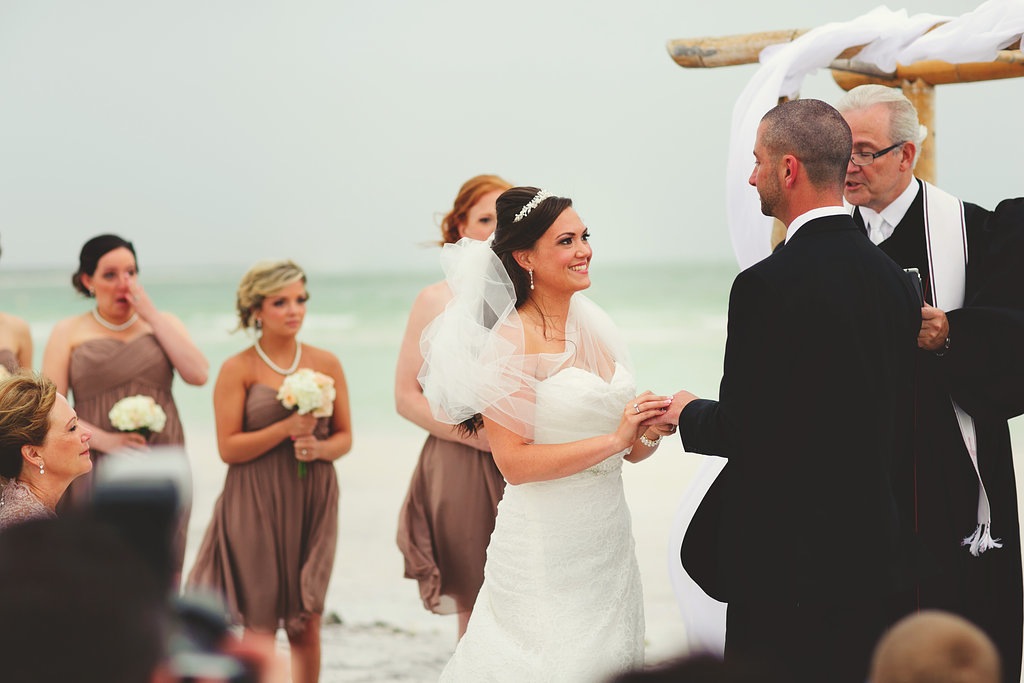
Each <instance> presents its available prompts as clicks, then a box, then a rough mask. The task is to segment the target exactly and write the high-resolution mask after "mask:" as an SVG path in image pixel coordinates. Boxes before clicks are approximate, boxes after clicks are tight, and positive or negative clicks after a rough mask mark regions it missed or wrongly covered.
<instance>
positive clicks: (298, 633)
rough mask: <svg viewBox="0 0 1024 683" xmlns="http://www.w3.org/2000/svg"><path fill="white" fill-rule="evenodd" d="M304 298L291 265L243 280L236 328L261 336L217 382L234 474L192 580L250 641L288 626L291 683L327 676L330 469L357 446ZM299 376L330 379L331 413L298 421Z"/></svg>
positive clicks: (334, 484)
mask: <svg viewBox="0 0 1024 683" xmlns="http://www.w3.org/2000/svg"><path fill="white" fill-rule="evenodd" d="M308 299H309V294H308V293H307V291H306V275H305V273H304V272H303V271H302V270H301V269H300V268H299V267H298V266H297V265H295V264H294V263H292V262H291V261H276V262H262V263H258V264H256V265H255V266H253V267H252V268H251V269H250V270H249V271H248V272H247V273H246V274H245V275H244V276H243V277H242V282H241V284H240V285H239V287H238V299H237V311H238V318H239V329H246V330H247V329H250V328H255V330H256V331H257V333H258V334H259V336H258V337H257V339H256V341H255V343H254V344H253V345H252V346H250V347H249V348H247V349H245V350H244V351H242V352H241V353H238V354H236V355H234V356H231V357H230V358H228V359H227V360H226V361H224V365H222V366H221V370H220V374H219V375H218V377H217V382H216V384H215V385H214V389H213V408H214V413H215V418H216V425H217V446H218V448H219V450H220V457H221V460H223V461H224V462H226V463H227V464H228V471H227V475H226V477H225V480H224V491H223V492H222V493H221V496H220V498H219V499H218V500H217V503H216V506H215V507H214V511H213V519H212V521H211V522H210V526H209V528H208V529H207V531H206V536H205V537H204V538H203V542H202V545H201V547H200V549H199V553H198V555H197V557H196V561H195V565H194V566H193V569H192V573H191V574H190V576H189V579H188V584H189V586H196V587H200V588H212V589H215V590H218V591H220V592H221V593H222V594H223V595H224V597H225V598H226V599H227V602H228V605H229V606H230V607H231V610H232V612H234V615H235V617H236V618H237V619H240V621H241V623H242V625H243V626H244V627H245V637H246V638H250V639H254V638H263V639H265V638H266V635H267V634H270V635H273V634H274V633H275V632H276V631H277V629H278V628H279V627H281V626H283V627H284V628H285V630H286V632H287V635H288V642H289V643H290V645H291V662H292V678H291V680H292V681H293V682H294V683H312V682H314V681H316V680H318V678H319V675H320V618H321V615H322V614H323V610H324V598H325V596H326V593H327V584H328V581H329V580H330V578H331V570H332V568H333V566H334V551H335V545H336V542H337V536H338V480H337V477H336V475H335V471H334V461H335V460H337V459H338V458H340V457H341V456H343V455H345V454H346V453H348V452H349V450H350V449H351V448H352V423H351V421H350V419H349V401H348V388H347V386H346V384H345V373H344V372H343V371H342V368H341V363H340V362H339V361H338V359H337V357H335V356H334V354H332V353H330V352H329V351H326V350H324V349H320V348H317V347H315V346H310V345H308V344H303V343H301V342H300V341H299V340H298V338H297V335H298V333H299V330H300V329H301V328H302V322H303V320H304V319H305V317H306V302H307V300H308ZM300 368H309V369H312V370H315V371H318V372H321V373H323V374H325V375H327V376H328V377H330V378H332V379H333V380H334V388H335V391H336V395H335V398H334V403H333V413H332V415H331V416H330V417H320V418H314V417H313V416H312V415H311V414H306V415H300V414H298V412H295V411H292V410H289V409H286V408H285V407H284V406H283V405H282V403H281V401H280V400H279V399H278V398H277V394H278V390H279V389H280V387H281V385H282V383H283V382H284V379H285V377H286V376H288V375H290V374H292V373H294V372H295V371H296V370H298V369H300ZM300 463H302V464H303V469H304V472H300V467H299V464H300Z"/></svg>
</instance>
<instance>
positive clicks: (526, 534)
mask: <svg viewBox="0 0 1024 683" xmlns="http://www.w3.org/2000/svg"><path fill="white" fill-rule="evenodd" d="M634 395H635V392H634V380H633V377H632V375H631V374H630V372H629V371H628V370H626V369H625V368H624V367H623V366H621V365H619V366H616V369H615V373H614V376H613V377H612V379H611V381H610V382H606V381H605V380H604V379H602V378H601V377H599V376H598V375H595V374H592V373H590V372H588V371H586V370H582V369H580V368H576V367H568V368H566V369H563V370H560V371H559V372H557V373H556V374H554V375H552V376H550V377H548V378H547V379H545V380H543V381H540V382H538V383H537V385H536V424H535V429H536V431H535V436H534V441H535V442H536V443H566V442H570V441H576V440H579V439H583V438H587V437H590V436H595V435H598V434H608V433H610V432H613V431H614V430H615V429H616V427H617V426H618V424H619V419H620V416H621V413H622V409H623V406H624V405H625V404H626V402H627V401H628V400H629V399H631V398H632V397H633V396H634ZM623 455H624V454H623V453H620V454H617V455H615V456H612V457H610V458H608V459H607V460H605V461H603V462H601V463H600V464H598V465H596V466H594V467H591V468H589V469H587V470H584V471H583V472H579V473H577V474H574V475H572V476H569V477H564V478H562V479H556V480H553V481H545V482H536V483H529V484H522V485H519V486H507V487H506V488H505V495H504V498H503V499H502V501H501V503H500V505H499V506H498V518H497V522H496V524H495V528H494V533H493V534H492V536H491V542H490V545H489V546H488V548H487V563H486V565H485V567H484V583H483V586H482V587H481V589H480V594H479V596H478V598H477V601H476V606H475V607H474V610H473V616H472V617H471V619H470V621H469V627H468V630H467V632H466V635H465V636H464V637H463V638H462V640H461V642H460V643H459V645H458V647H457V649H456V650H455V654H454V655H453V656H452V659H451V661H450V662H449V663H448V666H447V667H446V668H445V670H444V672H443V673H442V675H441V680H442V681H456V682H461V681H467V682H468V681H472V682H474V683H477V682H479V681H510V682H511V681H515V682H516V683H529V682H533V681H558V682H559V683H567V682H572V681H580V682H586V683H595V682H600V681H606V680H608V679H609V678H610V677H611V676H614V675H615V674H616V673H619V672H622V671H626V670H629V669H633V668H639V667H641V666H642V665H643V648H644V614H643V591H642V588H641V584H640V572H639V569H638V567H637V562H636V554H635V551H634V543H633V532H632V523H631V519H630V514H629V509H628V508H627V507H626V500H625V497H624V495H623V489H622V462H623V460H622V458H623Z"/></svg>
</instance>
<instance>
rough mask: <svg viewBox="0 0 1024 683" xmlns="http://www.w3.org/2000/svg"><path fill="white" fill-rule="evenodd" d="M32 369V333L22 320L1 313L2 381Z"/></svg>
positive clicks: (0, 366)
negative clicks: (9, 376) (21, 370)
mask: <svg viewBox="0 0 1024 683" xmlns="http://www.w3.org/2000/svg"><path fill="white" fill-rule="evenodd" d="M31 367H32V333H31V331H30V330H29V327H28V323H26V322H25V321H24V320H22V319H21V318H19V317H17V316H14V315H11V314H10V313H4V312H3V311H0V379H2V378H3V377H5V376H6V375H9V374H14V373H16V372H17V371H18V369H19V368H31Z"/></svg>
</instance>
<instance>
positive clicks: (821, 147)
mask: <svg viewBox="0 0 1024 683" xmlns="http://www.w3.org/2000/svg"><path fill="white" fill-rule="evenodd" d="M761 124H762V128H761V143H762V144H763V145H764V146H765V148H766V149H767V150H768V152H769V153H770V154H773V155H783V154H792V155H793V156H795V157H796V158H797V159H799V160H800V163H802V164H803V165H804V167H805V168H806V169H807V179H808V180H809V181H810V182H811V184H812V185H814V186H815V187H819V188H838V189H839V190H840V191H842V188H843V186H844V185H845V184H846V167H847V166H848V165H849V163H850V153H851V152H852V151H853V136H852V134H851V133H850V126H849V125H848V124H847V123H846V120H845V119H844V118H843V115H842V114H840V113H839V111H838V110H836V109H835V108H834V107H832V105H830V104H828V103H827V102H822V101H821V100H792V101H790V102H783V103H782V104H780V105H778V106H777V107H774V108H773V109H770V110H769V111H768V113H767V114H765V115H764V117H763V118H762V119H761Z"/></svg>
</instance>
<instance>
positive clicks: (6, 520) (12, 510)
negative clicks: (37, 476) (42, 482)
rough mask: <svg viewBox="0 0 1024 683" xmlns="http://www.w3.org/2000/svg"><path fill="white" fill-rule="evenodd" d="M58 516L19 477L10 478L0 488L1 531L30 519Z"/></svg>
mask: <svg viewBox="0 0 1024 683" xmlns="http://www.w3.org/2000/svg"><path fill="white" fill-rule="evenodd" d="M56 516H57V515H56V514H55V513H54V512H53V511H52V510H50V509H49V508H48V507H46V506H45V505H43V504H42V503H41V502H39V499H38V498H36V497H35V496H33V495H32V492H31V491H29V490H28V487H27V486H25V485H24V484H22V483H21V482H20V481H18V480H17V479H10V480H8V481H7V483H6V484H4V486H3V487H2V488H0V531H2V530H3V529H6V528H8V527H11V526H14V525H15V524H21V523H22V522H27V521H29V520H30V519H49V518H52V517H56Z"/></svg>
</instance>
